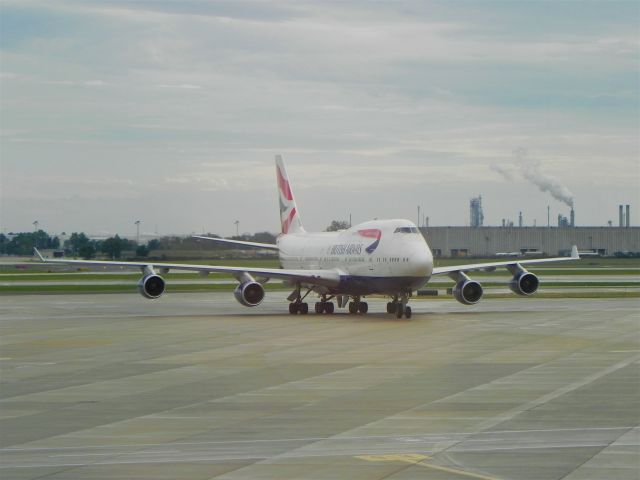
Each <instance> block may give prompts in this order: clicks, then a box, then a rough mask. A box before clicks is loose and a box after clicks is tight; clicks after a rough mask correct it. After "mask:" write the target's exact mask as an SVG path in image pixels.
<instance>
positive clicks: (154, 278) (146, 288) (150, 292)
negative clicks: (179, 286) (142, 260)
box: [138, 273, 165, 299]
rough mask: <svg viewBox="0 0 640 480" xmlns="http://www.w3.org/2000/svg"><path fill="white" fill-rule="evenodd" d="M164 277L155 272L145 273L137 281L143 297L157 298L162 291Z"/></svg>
mask: <svg viewBox="0 0 640 480" xmlns="http://www.w3.org/2000/svg"><path fill="white" fill-rule="evenodd" d="M164 287H165V283H164V279H163V278H162V277H161V276H160V275H156V274H155V273H152V274H149V275H145V276H144V277H142V278H141V279H140V281H139V282H138V291H139V292H140V295H142V296H143V297H145V298H150V299H154V298H158V297H160V296H161V295H162V294H163V293H164Z"/></svg>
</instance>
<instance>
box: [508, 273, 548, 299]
mask: <svg viewBox="0 0 640 480" xmlns="http://www.w3.org/2000/svg"><path fill="white" fill-rule="evenodd" d="M539 285H540V280H538V277H536V276H535V275H534V274H533V273H531V272H527V271H526V270H523V271H521V272H518V273H516V274H515V275H514V277H513V279H512V280H511V282H509V288H510V289H511V291H512V292H513V293H517V294H518V295H523V296H527V295H533V294H534V293H536V291H537V290H538V286H539Z"/></svg>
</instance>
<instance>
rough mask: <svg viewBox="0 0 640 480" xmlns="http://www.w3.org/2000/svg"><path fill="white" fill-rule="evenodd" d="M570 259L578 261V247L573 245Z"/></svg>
mask: <svg viewBox="0 0 640 480" xmlns="http://www.w3.org/2000/svg"><path fill="white" fill-rule="evenodd" d="M571 258H573V259H575V260H580V254H579V253H578V246H577V245H574V246H573V247H571Z"/></svg>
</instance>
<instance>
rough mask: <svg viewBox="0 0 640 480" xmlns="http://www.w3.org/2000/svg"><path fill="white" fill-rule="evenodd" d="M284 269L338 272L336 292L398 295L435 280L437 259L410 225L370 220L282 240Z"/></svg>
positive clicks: (417, 231)
mask: <svg viewBox="0 0 640 480" xmlns="http://www.w3.org/2000/svg"><path fill="white" fill-rule="evenodd" d="M278 247H279V250H280V264H281V267H282V268H284V269H298V270H327V269H335V270H337V271H338V272H339V274H340V278H341V284H340V287H338V288H336V289H335V290H334V291H332V293H341V294H353V295H367V294H371V293H383V294H391V295H394V294H398V293H401V292H407V291H411V290H415V289H417V288H419V287H420V286H422V285H424V284H425V283H426V282H427V281H428V280H429V278H430V277H431V272H432V270H433V256H432V254H431V250H430V249H429V246H428V245H427V242H426V241H425V239H424V237H423V236H422V234H421V233H420V232H419V230H418V229H417V227H416V226H415V225H414V224H413V223H412V222H410V221H409V220H372V221H369V222H364V223H361V224H359V225H355V226H353V227H351V228H349V229H347V230H342V231H339V232H321V233H307V232H301V233H294V234H289V235H281V236H280V237H279V238H278Z"/></svg>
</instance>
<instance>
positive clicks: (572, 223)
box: [569, 208, 576, 227]
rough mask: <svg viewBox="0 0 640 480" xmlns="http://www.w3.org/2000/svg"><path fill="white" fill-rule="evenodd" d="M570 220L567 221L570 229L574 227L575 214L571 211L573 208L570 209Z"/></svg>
mask: <svg viewBox="0 0 640 480" xmlns="http://www.w3.org/2000/svg"><path fill="white" fill-rule="evenodd" d="M570 218H571V220H570V221H569V222H570V223H569V225H570V226H572V227H575V226H576V213H575V212H574V211H573V208H572V209H571V217H570Z"/></svg>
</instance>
